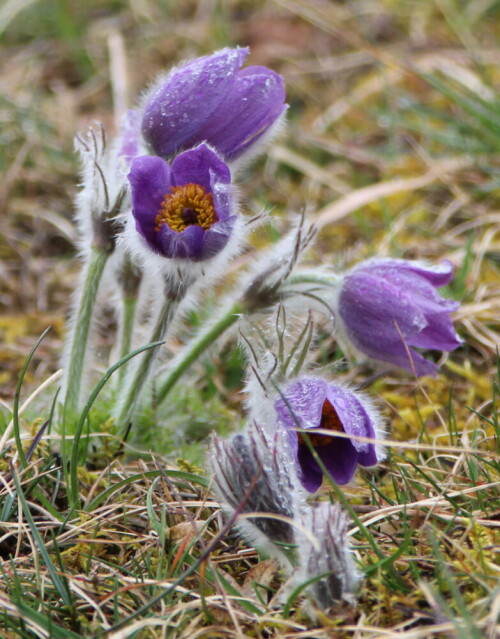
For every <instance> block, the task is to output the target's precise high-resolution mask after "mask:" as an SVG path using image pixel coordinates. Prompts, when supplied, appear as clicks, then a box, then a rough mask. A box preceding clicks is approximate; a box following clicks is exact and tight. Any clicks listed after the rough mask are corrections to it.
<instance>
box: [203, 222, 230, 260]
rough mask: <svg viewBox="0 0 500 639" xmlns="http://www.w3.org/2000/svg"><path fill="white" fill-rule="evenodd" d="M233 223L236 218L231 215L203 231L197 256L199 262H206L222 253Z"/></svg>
mask: <svg viewBox="0 0 500 639" xmlns="http://www.w3.org/2000/svg"><path fill="white" fill-rule="evenodd" d="M235 222H236V216H235V215H233V216H232V217H228V218H226V219H223V220H219V222H216V223H215V224H213V225H212V226H211V227H210V228H209V229H208V230H207V231H205V235H204V237H203V242H202V247H201V252H200V256H199V259H200V260H207V259H208V258H210V257H213V256H214V255H217V253H219V252H220V251H222V249H223V248H224V247H225V246H226V244H227V243H228V240H229V237H230V236H231V233H232V231H233V228H234V224H235Z"/></svg>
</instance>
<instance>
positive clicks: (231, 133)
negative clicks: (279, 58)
mask: <svg viewBox="0 0 500 639" xmlns="http://www.w3.org/2000/svg"><path fill="white" fill-rule="evenodd" d="M247 55H248V49H242V48H237V49H229V48H226V49H222V50H220V51H217V52H216V53H213V54H212V55H208V56H204V57H202V58H196V59H195V60H192V61H191V62H188V63H186V64H183V65H181V66H180V67H178V68H176V69H174V70H173V71H172V72H171V73H170V74H169V75H168V76H167V77H166V79H164V80H163V81H162V82H161V83H159V84H158V85H156V86H155V87H154V88H153V90H152V91H151V94H150V96H149V98H148V99H147V100H146V102H145V106H144V112H143V120H142V132H143V135H144V138H145V139H146V141H147V142H148V143H149V144H150V145H151V147H152V148H153V150H154V152H155V153H156V154H157V155H160V156H162V157H171V156H173V155H175V154H177V153H178V152H179V151H181V150H183V149H188V148H191V147H193V146H195V145H197V144H200V143H201V142H207V143H208V144H210V145H211V146H213V147H214V148H215V149H216V151H217V152H218V153H219V154H220V155H222V157H224V158H225V159H226V160H234V159H236V158H238V157H239V156H241V155H242V154H243V153H244V152H245V151H247V150H248V149H249V148H250V147H251V146H252V145H253V144H254V143H255V142H256V141H257V140H258V139H259V138H261V137H262V136H263V135H264V134H265V133H266V132H267V131H268V130H269V128H270V127H271V126H272V125H273V124H274V123H275V122H276V121H277V120H278V118H279V116H280V115H281V114H282V113H284V111H285V108H286V106H285V90H284V86H283V79H282V77H281V76H280V75H278V74H277V73H275V72H274V71H271V70H270V69H267V68H266V67H260V66H253V67H246V68H245V69H240V67H241V65H242V64H243V61H244V60H245V58H246V56H247Z"/></svg>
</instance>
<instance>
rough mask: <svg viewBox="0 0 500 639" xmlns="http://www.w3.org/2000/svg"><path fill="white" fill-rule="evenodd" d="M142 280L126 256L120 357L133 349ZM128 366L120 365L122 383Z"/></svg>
mask: <svg viewBox="0 0 500 639" xmlns="http://www.w3.org/2000/svg"><path fill="white" fill-rule="evenodd" d="M140 282H141V274H140V273H138V272H136V271H135V269H134V267H133V265H132V263H131V262H130V261H129V259H128V258H126V260H125V263H124V265H123V272H122V274H121V284H122V291H123V297H122V301H121V303H122V313H121V322H120V324H121V325H120V359H122V358H124V357H125V356H126V355H128V354H129V353H130V351H131V350H132V335H133V332H134V320H135V313H136V309H137V299H138V295H139V285H140ZM128 368H129V367H128V366H127V365H126V364H124V365H123V366H121V367H120V370H119V371H118V376H117V377H118V382H119V383H120V384H122V383H123V380H124V379H125V373H126V372H127V370H128Z"/></svg>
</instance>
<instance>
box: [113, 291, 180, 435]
mask: <svg viewBox="0 0 500 639" xmlns="http://www.w3.org/2000/svg"><path fill="white" fill-rule="evenodd" d="M184 292H185V291H184ZM184 292H183V293H182V294H181V295H180V296H177V297H170V296H167V297H166V298H165V301H164V303H163V305H162V307H161V309H160V313H159V314H158V317H157V319H156V323H155V325H154V328H153V331H152V333H151V335H150V338H149V340H148V343H153V342H158V341H160V340H162V339H164V337H165V333H166V332H167V329H168V327H169V325H170V323H171V321H172V318H173V317H174V315H175V311H176V310H177V307H178V305H179V303H180V301H181V299H182V297H183V296H184ZM155 355H156V349H155V350H149V351H147V352H146V353H144V355H143V356H142V358H141V360H140V362H139V364H138V366H137V368H136V369H135V371H133V374H132V375H131V377H130V378H129V380H127V381H126V386H125V390H124V393H123V397H124V400H123V401H122V402H121V404H120V407H119V413H118V417H117V420H116V421H117V423H118V424H122V425H123V427H125V426H126V425H127V423H128V420H129V419H130V416H131V414H132V411H133V408H134V405H135V403H136V401H137V398H138V397H139V396H140V393H141V390H142V388H143V386H144V384H145V382H146V381H147V379H148V377H149V373H150V371H151V367H152V365H153V361H154V357H155Z"/></svg>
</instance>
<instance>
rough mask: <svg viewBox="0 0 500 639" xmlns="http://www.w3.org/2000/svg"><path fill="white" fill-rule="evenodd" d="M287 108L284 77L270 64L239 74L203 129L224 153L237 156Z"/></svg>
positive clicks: (207, 138) (249, 68) (208, 138)
mask: <svg viewBox="0 0 500 639" xmlns="http://www.w3.org/2000/svg"><path fill="white" fill-rule="evenodd" d="M284 109H285V88H284V83H283V78H282V77H281V76H280V75H279V74H277V73H275V72H274V71H271V70H270V69H266V67H258V66H253V67H247V68H246V69H243V70H242V71H239V72H238V73H237V74H236V79H235V82H234V84H233V86H232V87H231V91H230V92H229V93H228V95H227V96H226V97H225V99H224V100H223V101H222V103H221V104H220V106H219V108H218V109H217V110H216V111H215V113H214V114H213V116H212V117H211V119H210V120H209V121H208V122H207V124H206V126H205V127H204V129H203V135H204V138H205V139H206V141H207V142H208V143H209V144H212V145H213V146H214V147H215V148H216V149H217V150H218V151H219V152H220V153H221V154H222V155H223V156H224V157H227V158H229V159H234V158H235V157H238V156H239V155H241V154H242V153H243V152H244V151H245V150H246V149H247V148H248V147H249V146H250V145H251V144H253V143H254V142H255V140H256V139H258V138H259V137H260V136H261V135H263V134H264V133H265V132H266V131H267V130H268V128H269V127H270V126H271V125H272V124H273V123H274V122H275V121H276V120H277V119H278V118H279V116H280V115H281V113H283V111H284Z"/></svg>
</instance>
